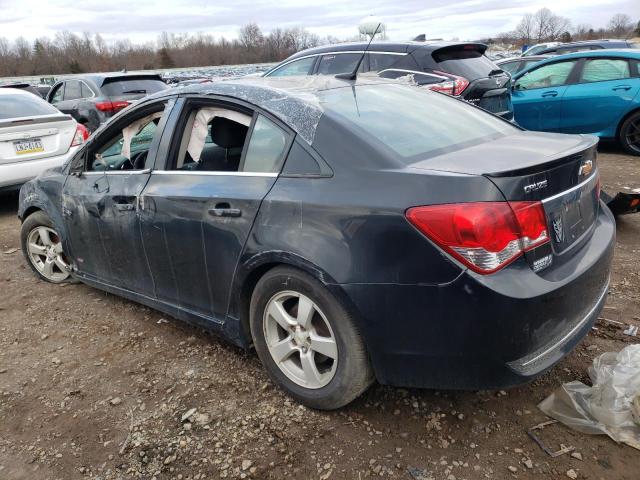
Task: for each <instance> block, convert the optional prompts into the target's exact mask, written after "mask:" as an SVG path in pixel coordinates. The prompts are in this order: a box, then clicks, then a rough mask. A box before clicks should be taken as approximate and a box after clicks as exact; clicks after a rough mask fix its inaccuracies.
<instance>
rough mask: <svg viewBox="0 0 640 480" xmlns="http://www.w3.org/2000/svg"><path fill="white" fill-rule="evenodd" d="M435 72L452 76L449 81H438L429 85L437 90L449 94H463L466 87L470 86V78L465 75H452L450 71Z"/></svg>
mask: <svg viewBox="0 0 640 480" xmlns="http://www.w3.org/2000/svg"><path fill="white" fill-rule="evenodd" d="M434 73H437V74H439V75H445V76H447V77H450V78H451V80H449V81H445V82H441V83H436V84H433V85H429V86H428V87H427V88H429V89H431V90H433V91H435V92H441V93H446V94H447V95H461V94H462V92H464V91H465V89H466V88H467V87H468V86H469V80H467V79H466V78H464V77H459V76H457V75H451V74H450V73H445V72H438V71H434Z"/></svg>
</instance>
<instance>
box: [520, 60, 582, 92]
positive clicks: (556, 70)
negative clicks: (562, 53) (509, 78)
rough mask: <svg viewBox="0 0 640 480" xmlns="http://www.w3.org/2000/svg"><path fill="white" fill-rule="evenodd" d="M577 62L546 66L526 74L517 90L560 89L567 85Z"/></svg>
mask: <svg viewBox="0 0 640 480" xmlns="http://www.w3.org/2000/svg"><path fill="white" fill-rule="evenodd" d="M576 61H577V60H571V61H567V62H556V63H551V64H549V65H544V66H542V67H540V68H536V69H535V70H532V71H530V72H529V73H526V74H525V75H524V76H523V77H522V78H520V79H519V80H518V81H517V82H516V85H515V89H516V90H533V89H535V88H549V87H559V86H560V85H565V84H566V83H567V80H568V78H569V74H570V73H571V70H572V69H573V66H574V65H575V64H576Z"/></svg>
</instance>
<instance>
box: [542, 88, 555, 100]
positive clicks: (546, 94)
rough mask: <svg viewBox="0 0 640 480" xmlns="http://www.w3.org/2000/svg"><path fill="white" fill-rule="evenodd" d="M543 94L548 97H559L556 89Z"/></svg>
mask: <svg viewBox="0 0 640 480" xmlns="http://www.w3.org/2000/svg"><path fill="white" fill-rule="evenodd" d="M541 96H542V97H543V98H546V97H557V96H558V92H556V91H555V90H551V91H550V92H544V93H543V94H542V95H541Z"/></svg>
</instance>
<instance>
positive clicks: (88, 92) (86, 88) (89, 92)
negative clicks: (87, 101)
mask: <svg viewBox="0 0 640 480" xmlns="http://www.w3.org/2000/svg"><path fill="white" fill-rule="evenodd" d="M80 89H81V91H82V98H89V97H93V91H92V90H91V89H90V88H89V86H88V85H87V84H86V83H84V82H80Z"/></svg>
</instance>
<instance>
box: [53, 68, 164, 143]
mask: <svg viewBox="0 0 640 480" xmlns="http://www.w3.org/2000/svg"><path fill="white" fill-rule="evenodd" d="M166 88H169V87H168V86H167V84H166V83H164V82H163V81H162V78H160V75H155V74H137V73H130V74H128V73H92V74H87V75H77V76H73V77H67V78H64V79H63V80H61V81H59V82H58V83H56V84H55V85H54V86H53V88H51V91H50V92H49V94H48V95H47V101H48V102H49V103H51V104H52V105H53V106H55V107H56V108H57V109H58V110H60V111H61V112H64V113H68V114H70V115H71V116H73V118H75V119H76V120H77V121H78V123H82V124H83V125H85V126H86V127H87V128H88V129H89V131H90V132H93V131H94V130H95V129H96V128H98V127H99V126H100V124H102V123H104V122H106V121H107V120H108V119H109V117H112V116H113V115H114V114H115V113H116V112H118V111H120V110H122V109H123V108H125V107H127V106H128V105H129V104H130V103H132V102H134V101H136V100H139V99H140V98H142V97H145V96H146V95H150V94H152V93H155V92H159V91H160V90H164V89H166Z"/></svg>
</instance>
